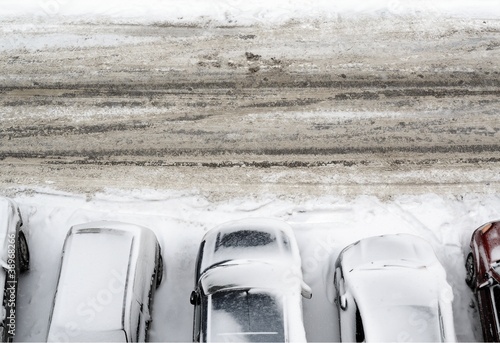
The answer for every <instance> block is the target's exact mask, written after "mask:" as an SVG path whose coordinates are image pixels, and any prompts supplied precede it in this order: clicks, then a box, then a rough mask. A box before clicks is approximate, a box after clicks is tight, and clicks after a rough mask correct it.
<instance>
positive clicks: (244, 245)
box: [191, 219, 312, 342]
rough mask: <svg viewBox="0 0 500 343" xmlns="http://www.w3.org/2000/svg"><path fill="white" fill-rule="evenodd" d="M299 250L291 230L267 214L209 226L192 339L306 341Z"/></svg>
mask: <svg viewBox="0 0 500 343" xmlns="http://www.w3.org/2000/svg"><path fill="white" fill-rule="evenodd" d="M311 295H312V294H311V289H310V288H309V286H307V285H306V284H305V283H304V281H303V280H302V270H301V260H300V256H299V249H298V247H297V243H296V241H295V237H294V234H293V231H292V229H291V228H290V226H288V225H287V224H286V223H284V222H281V221H278V220H271V219H266V220H263V219H246V220H241V221H235V222H230V223H227V224H223V225H221V226H218V227H216V228H214V229H212V230H210V231H209V232H208V233H207V234H206V235H205V237H204V238H203V240H202V242H201V245H200V250H199V254H198V259H197V263H196V271H195V290H194V291H193V292H192V294H191V304H193V305H194V306H195V309H194V325H193V340H194V341H202V342H218V341H225V342H236V341H245V342H289V341H290V342H297V341H305V340H306V336H305V331H304V325H303V321H302V296H305V297H307V298H310V297H311Z"/></svg>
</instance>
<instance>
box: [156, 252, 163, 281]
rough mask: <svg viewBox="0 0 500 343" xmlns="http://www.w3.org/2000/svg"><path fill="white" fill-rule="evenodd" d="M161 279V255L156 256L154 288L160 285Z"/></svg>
mask: <svg viewBox="0 0 500 343" xmlns="http://www.w3.org/2000/svg"><path fill="white" fill-rule="evenodd" d="M162 280H163V257H162V256H161V253H160V256H159V257H158V264H157V265H156V288H158V287H160V284H161V281H162Z"/></svg>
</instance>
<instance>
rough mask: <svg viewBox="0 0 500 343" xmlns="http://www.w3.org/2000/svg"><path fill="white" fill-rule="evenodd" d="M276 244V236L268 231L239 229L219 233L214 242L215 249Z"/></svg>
mask: <svg viewBox="0 0 500 343" xmlns="http://www.w3.org/2000/svg"><path fill="white" fill-rule="evenodd" d="M272 244H276V236H275V235H274V234H271V233H270V232H264V231H256V230H239V231H235V232H229V233H219V234H218V235H217V241H216V243H215V251H218V250H219V249H221V248H249V247H263V246H266V245H272Z"/></svg>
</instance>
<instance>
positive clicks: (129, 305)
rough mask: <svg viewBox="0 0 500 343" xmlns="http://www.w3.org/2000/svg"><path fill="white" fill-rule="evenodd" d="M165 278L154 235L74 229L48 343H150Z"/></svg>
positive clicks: (97, 226)
mask: <svg viewBox="0 0 500 343" xmlns="http://www.w3.org/2000/svg"><path fill="white" fill-rule="evenodd" d="M162 277H163V259H162V256H161V249H160V245H159V243H158V240H157V239H156V236H155V234H154V233H153V231H151V230H150V229H147V228H144V227H141V226H137V225H133V224H126V223H120V222H106V221H101V222H94V223H88V224H82V225H76V226H73V227H72V228H71V229H70V231H69V232H68V235H67V237H66V240H65V242H64V247H63V253H62V262H61V269H60V273H59V280H58V284H57V289H56V294H55V296H54V304H53V309H52V314H51V319H50V327H49V331H48V336H47V341H48V342H61V341H62V342H143V341H147V339H148V329H149V326H150V323H151V310H152V305H153V298H154V293H155V290H156V288H157V287H158V286H159V285H160V283H161V280H162Z"/></svg>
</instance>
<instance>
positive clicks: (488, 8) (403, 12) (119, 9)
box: [0, 0, 500, 25]
mask: <svg viewBox="0 0 500 343" xmlns="http://www.w3.org/2000/svg"><path fill="white" fill-rule="evenodd" d="M365 15H367V16H383V17H385V16H407V15H410V16H412V15H418V16H424V17H428V16H452V17H464V18H480V19H482V18H491V19H493V18H499V17H500V6H497V2H496V1H495V0H480V1H474V2H470V1H465V0H462V1H454V0H441V1H429V0H408V1H403V0H371V1H349V0H338V1H330V0H315V1H311V0H273V1H267V0H255V1H244V0H211V1H206V0H184V1H175V0H146V1H137V0H125V1H122V0H111V1H99V0H89V1H76V0H23V1H18V0H2V1H0V18H12V17H26V16H34V17H38V18H51V17H63V18H64V17H65V18H67V19H68V18H69V19H71V20H74V19H79V20H84V21H95V20H99V19H104V20H108V21H109V20H113V21H114V20H116V21H125V22H134V23H154V22H162V23H175V24H192V23H216V24H223V25H251V24H259V23H267V24H273V23H274V24H279V23H284V22H287V21H289V20H293V19H298V20H307V19H320V20H332V19H341V18H342V17H349V16H365Z"/></svg>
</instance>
